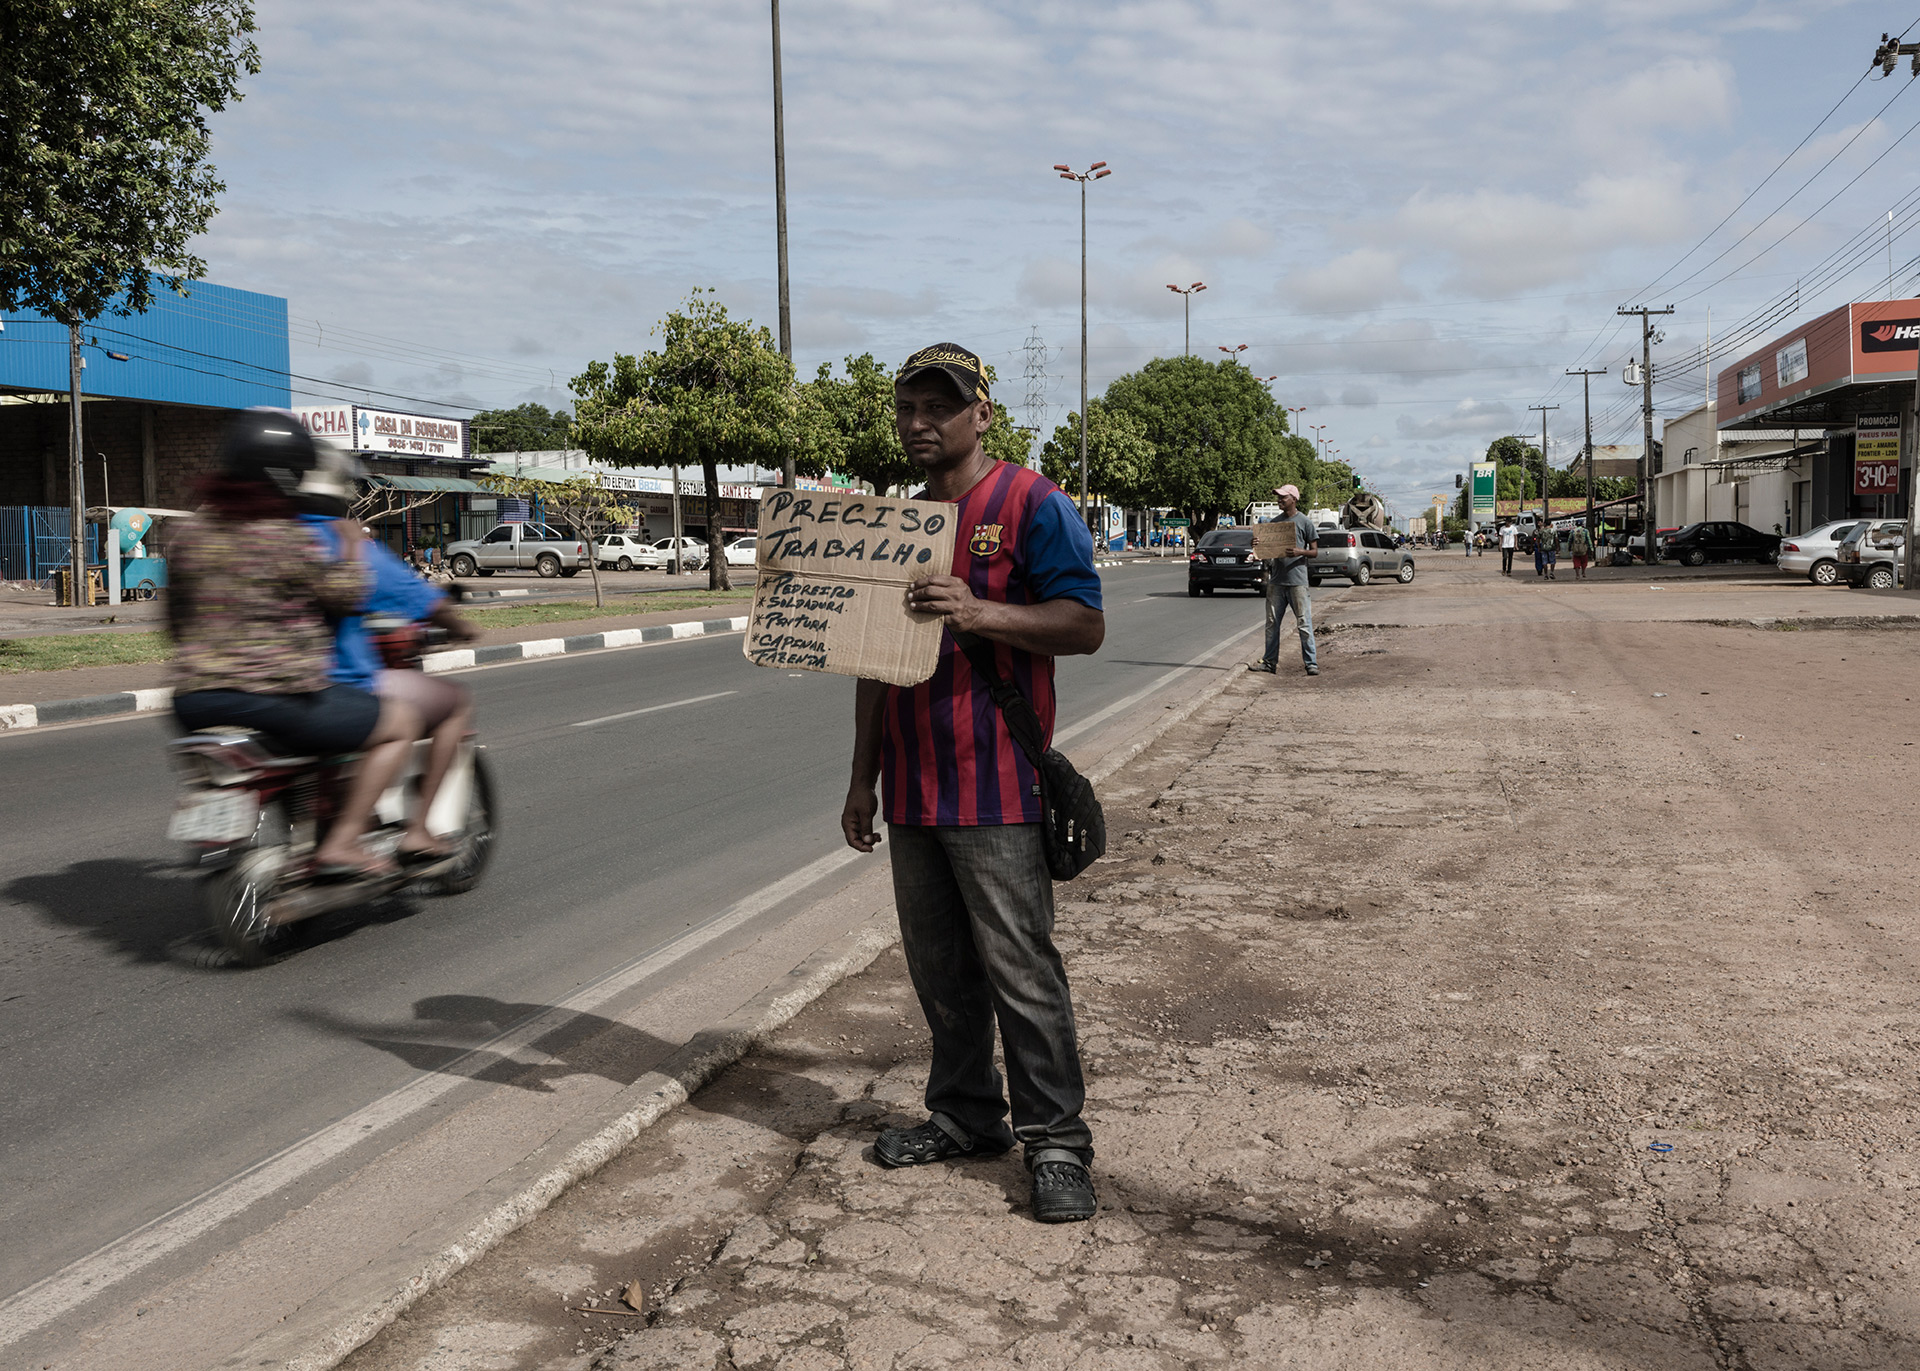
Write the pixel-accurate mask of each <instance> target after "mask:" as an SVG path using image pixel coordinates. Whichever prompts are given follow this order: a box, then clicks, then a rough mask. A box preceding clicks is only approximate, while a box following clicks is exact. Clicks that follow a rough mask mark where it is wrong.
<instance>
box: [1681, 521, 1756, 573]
mask: <svg viewBox="0 0 1920 1371" xmlns="http://www.w3.org/2000/svg"><path fill="white" fill-rule="evenodd" d="M1660 555H1661V556H1662V557H1664V558H1666V559H1668V560H1670V561H1675V562H1683V563H1685V564H1686V565H1687V566H1705V565H1706V564H1707V563H1708V562H1771V561H1773V560H1774V559H1776V558H1777V557H1779V555H1780V535H1779V534H1777V533H1762V532H1761V531H1760V530H1759V529H1757V528H1749V527H1748V526H1747V525H1745V524H1736V523H1732V522H1729V521H1726V520H1708V521H1707V522H1705V523H1699V524H1688V525H1686V527H1684V528H1680V529H1676V530H1675V531H1674V532H1672V533H1669V534H1667V535H1666V536H1665V537H1663V538H1662V539H1661V540H1660Z"/></svg>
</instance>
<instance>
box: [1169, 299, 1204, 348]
mask: <svg viewBox="0 0 1920 1371" xmlns="http://www.w3.org/2000/svg"><path fill="white" fill-rule="evenodd" d="M1206 288H1207V283H1206V282H1205V281H1195V282H1194V283H1193V284H1192V285H1190V286H1168V287H1167V289H1168V290H1170V291H1172V292H1173V293H1174V294H1175V295H1178V296H1179V297H1180V310H1181V313H1182V314H1184V315H1185V316H1186V325H1187V331H1186V334H1187V336H1186V342H1185V343H1184V344H1183V345H1182V346H1181V349H1180V355H1181V356H1182V357H1191V356H1193V297H1194V296H1195V295H1197V294H1199V293H1200V292H1201V291H1203V290H1205V289H1206Z"/></svg>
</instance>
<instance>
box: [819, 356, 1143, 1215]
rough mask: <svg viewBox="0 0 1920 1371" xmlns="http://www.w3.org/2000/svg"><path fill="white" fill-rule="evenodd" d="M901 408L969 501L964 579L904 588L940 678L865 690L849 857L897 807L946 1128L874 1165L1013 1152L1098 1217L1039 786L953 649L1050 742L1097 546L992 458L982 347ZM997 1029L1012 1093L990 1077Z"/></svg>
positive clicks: (878, 1147) (940, 1119) (1042, 488)
mask: <svg viewBox="0 0 1920 1371" xmlns="http://www.w3.org/2000/svg"><path fill="white" fill-rule="evenodd" d="M894 398H895V411H896V422H897V426H898V429H899V433H900V442H901V445H902V446H903V447H904V448H905V449H906V454H907V457H908V459H909V460H910V461H911V462H912V463H913V464H914V466H916V467H918V468H919V469H920V470H921V471H923V472H924V473H926V479H927V485H926V491H925V493H924V494H921V495H916V496H915V497H914V498H915V499H925V500H945V501H950V502H952V503H953V504H954V505H956V506H957V508H956V509H955V511H954V518H955V524H956V530H955V531H956V534H957V536H956V539H955V547H954V553H953V568H952V571H951V574H943V575H935V576H928V577H925V578H924V579H922V580H918V581H915V582H914V583H913V584H912V586H910V587H909V588H908V592H907V593H908V597H909V602H910V605H911V607H912V608H913V609H915V610H918V611H921V612H925V613H932V614H938V615H940V616H941V618H942V619H943V621H944V623H945V626H946V631H945V633H944V634H943V637H942V640H941V646H940V665H939V667H938V668H937V669H936V670H935V671H934V674H933V678H932V679H931V680H928V681H925V682H923V683H921V684H920V685H917V686H888V685H883V684H881V683H880V682H878V681H870V680H862V681H861V682H860V684H859V688H858V694H857V697H856V698H857V704H856V706H855V715H854V743H853V779H852V782H851V784H850V785H849V787H848V790H847V803H846V807H845V809H844V810H843V811H842V813H841V816H840V826H841V830H842V832H843V833H844V834H845V836H846V840H847V843H848V844H849V845H850V846H852V847H853V848H855V849H857V850H858V851H861V852H871V851H873V849H874V845H875V844H876V843H878V842H879V841H880V835H879V833H878V832H877V831H876V829H875V824H876V821H877V819H878V817H879V812H880V809H881V803H882V800H883V799H884V803H885V813H886V820H887V826H888V828H887V831H888V836H889V838H890V840H891V842H892V846H893V890H894V903H895V904H896V906H897V907H898V910H899V915H900V942H901V947H902V950H903V951H904V952H905V953H906V959H907V970H908V973H909V974H910V975H911V976H912V978H913V987H914V990H915V991H916V992H917V993H918V995H919V997H920V1005H921V1008H922V1009H923V1010H924V1011H925V1013H926V1016H927V1027H928V1028H929V1029H930V1030H931V1031H932V1034H933V1060H932V1062H931V1064H930V1068H929V1071H928V1076H927V1093H926V1100H927V1109H928V1112H929V1114H930V1115H931V1117H930V1118H928V1120H927V1121H926V1122H925V1123H923V1124H920V1125H918V1126H917V1127H913V1128H892V1129H888V1130H887V1131H886V1132H884V1133H882V1134H881V1135H880V1137H879V1139H878V1141H877V1142H876V1143H875V1145H874V1156H875V1158H876V1159H877V1160H878V1161H879V1162H880V1163H881V1164H882V1165H883V1166H923V1165H926V1164H928V1163H930V1162H943V1161H948V1160H950V1159H958V1158H966V1157H991V1156H998V1155H1000V1154H1001V1153H1003V1152H1006V1151H1007V1150H1008V1149H1009V1148H1011V1147H1012V1146H1013V1145H1014V1143H1015V1142H1018V1143H1020V1144H1021V1145H1022V1146H1024V1147H1025V1149H1026V1163H1027V1169H1028V1171H1029V1172H1030V1173H1031V1174H1032V1178H1033V1182H1032V1184H1033V1216H1034V1217H1035V1218H1036V1219H1039V1220H1041V1221H1042V1222H1049V1223H1058V1222H1061V1221H1065V1220H1076V1219H1089V1218H1092V1217H1093V1214H1094V1209H1095V1203H1094V1192H1093V1179H1092V1173H1091V1171H1090V1169H1089V1168H1090V1167H1091V1164H1092V1162H1093V1135H1092V1134H1091V1132H1090V1131H1089V1130H1088V1128H1087V1125H1086V1122H1085V1120H1083V1119H1082V1118H1081V1109H1082V1107H1083V1105H1084V1102H1085V1096H1086V1088H1085V1085H1084V1084H1083V1081H1082V1076H1081V1070H1080V1051H1079V1046H1078V1043H1077V1042H1076V1040H1075V1033H1074V1021H1073V1004H1072V1000H1071V998H1070V996H1069V994H1068V991H1067V974H1066V969H1065V967H1064V966H1063V965H1062V963H1061V960H1060V953H1059V952H1058V951H1057V950H1056V949H1055V947H1054V944H1053V882H1052V879H1051V877H1050V876H1049V874H1048V867H1047V859H1046V853H1045V850H1044V846H1043V838H1042V833H1041V818H1042V813H1041V803H1040V783H1039V777H1038V776H1037V775H1036V773H1035V771H1034V768H1033V766H1032V764H1031V763H1030V762H1029V761H1028V760H1027V757H1026V755H1025V754H1024V753H1023V751H1022V750H1021V748H1020V747H1019V745H1018V743H1017V741H1016V739H1015V738H1014V737H1013V736H1012V734H1011V733H1010V732H1009V731H1008V728H1007V724H1006V721H1005V719H1004V718H1003V717H1002V715H1001V711H1000V708H999V706H997V705H996V704H995V703H994V701H993V699H992V697H991V696H990V695H989V693H988V685H987V683H984V682H983V681H982V680H981V678H980V676H979V675H978V674H976V673H975V671H974V670H973V667H972V664H971V663H970V662H969V660H968V657H967V653H966V651H965V649H964V648H963V647H962V646H961V644H960V642H959V641H958V640H957V639H956V635H968V634H971V635H973V636H974V637H976V638H979V639H984V640H985V645H986V647H987V649H989V650H990V651H991V652H992V655H993V660H994V664H995V666H996V667H997V668H998V672H999V674H1000V675H1001V676H1002V677H1003V678H1004V679H1006V680H1008V681H1011V682H1012V683H1013V684H1014V685H1015V686H1016V687H1017V688H1018V690H1019V691H1020V693H1021V694H1022V695H1024V696H1025V697H1026V699H1027V702H1028V703H1029V704H1030V705H1031V706H1032V708H1033V712H1034V713H1035V714H1037V715H1038V716H1039V720H1040V723H1041V726H1042V728H1043V729H1044V730H1045V732H1046V733H1048V734H1049V735H1050V734H1051V733H1052V729H1053V716H1054V699H1053V659H1054V658H1055V657H1059V656H1066V655H1070V654H1075V653H1089V652H1094V651H1096V650H1097V649H1098V648H1099V646H1100V643H1101V641H1102V639H1103V638H1104V637H1105V636H1106V620H1105V618H1104V616H1103V615H1102V613H1101V601H1100V577H1099V574H1098V573H1097V572H1096V571H1095V570H1094V568H1093V539H1092V537H1091V536H1090V535H1089V534H1088V532H1087V528H1086V525H1085V524H1083V523H1082V522H1081V521H1080V516H1079V514H1078V513H1077V512H1076V511H1075V510H1074V507H1073V505H1072V504H1071V503H1070V502H1069V501H1068V500H1067V498H1066V496H1065V495H1063V494H1061V492H1060V490H1059V488H1058V487H1057V486H1055V485H1054V484H1053V483H1052V482H1050V481H1048V480H1047V479H1046V478H1045V477H1043V476H1041V475H1040V474H1039V473H1038V472H1035V471H1030V470H1028V469H1027V468H1025V467H1020V466H1015V465H1012V464H1011V463H1007V462H997V461H995V460H994V459H993V458H991V457H989V456H988V455H987V454H986V451H985V450H984V449H983V448H982V447H981V444H980V440H981V437H982V436H983V435H984V434H985V433H986V431H987V430H988V428H990V427H991V426H992V424H993V404H992V401H991V400H990V399H989V398H988V394H987V378H986V373H985V369H984V368H983V367H982V365H981V362H980V359H979V358H978V357H977V356H975V355H974V354H973V353H971V352H969V351H967V350H966V349H965V348H961V347H958V346H956V345H954V344H951V343H940V344H935V345H934V346H933V347H930V348H923V349H921V350H920V351H919V352H917V353H915V354H914V355H913V356H912V357H910V358H908V359H907V362H906V365H905V366H903V367H901V368H900V374H899V376H898V378H897V379H896V380H895V382H894ZM974 651H975V652H976V653H978V652H979V651H980V649H979V648H978V647H976V648H975V649H974ZM983 660H984V658H983ZM875 781H879V782H881V783H882V789H883V794H882V795H876V794H875V793H874V783H875ZM996 1022H997V1024H998V1028H999V1035H1000V1040H1001V1043H1002V1045H1003V1046H1004V1047H1005V1049H1006V1064H1007V1080H1006V1083H1005V1085H1004V1086H1003V1084H1002V1081H1001V1078H1000V1073H999V1072H998V1071H997V1070H996V1069H995V1068H994V1064H993V1046H994V1029H995V1026H996ZM1009 1100H1010V1101H1011V1106H1012V1108H1011V1112H1012V1115H1013V1126H1012V1128H1011V1129H1009V1128H1008V1126H1007V1114H1008V1112H1009V1109H1008V1105H1009Z"/></svg>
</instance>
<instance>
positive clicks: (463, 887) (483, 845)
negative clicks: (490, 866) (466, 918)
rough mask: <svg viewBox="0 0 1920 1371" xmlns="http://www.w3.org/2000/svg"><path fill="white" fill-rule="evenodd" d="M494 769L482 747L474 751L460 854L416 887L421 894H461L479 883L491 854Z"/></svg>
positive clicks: (461, 832)
mask: <svg viewBox="0 0 1920 1371" xmlns="http://www.w3.org/2000/svg"><path fill="white" fill-rule="evenodd" d="M493 815H494V809H493V771H492V769H491V768H490V767H489V766H488V764H487V754H486V753H485V751H483V750H480V749H477V748H476V749H475V750H474V754H473V787H472V790H471V791H470V792H469V794H468V797H467V821H466V823H465V824H464V825H463V826H462V827H461V830H460V839H459V843H460V855H459V856H458V857H456V858H454V861H453V864H452V865H451V866H449V867H448V868H447V869H446V870H445V871H442V872H441V873H440V874H438V875H435V876H429V877H427V878H426V879H425V880H423V881H421V882H420V883H419V885H418V887H417V889H418V890H419V891H420V893H421V894H422V895H462V894H465V893H466V892H467V891H469V890H472V889H473V888H474V887H475V886H476V885H479V884H480V878H481V876H483V875H485V874H486V870H487V861H488V859H489V858H491V857H492V856H493V831H494V817H493Z"/></svg>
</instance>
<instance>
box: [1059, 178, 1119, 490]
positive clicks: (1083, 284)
mask: <svg viewBox="0 0 1920 1371" xmlns="http://www.w3.org/2000/svg"><path fill="white" fill-rule="evenodd" d="M1053 169H1054V170H1055V171H1057V172H1059V173H1060V179H1061V180H1062V181H1078V182H1079V183H1080V521H1081V522H1082V523H1085V522H1086V519H1087V182H1089V181H1098V180H1100V179H1101V178H1102V177H1103V176H1111V175H1113V171H1112V169H1111V168H1109V167H1108V166H1107V164H1106V163H1105V162H1095V163H1094V164H1093V165H1092V166H1090V167H1088V168H1087V169H1086V170H1085V171H1075V170H1074V169H1073V168H1072V167H1070V166H1067V165H1066V164H1065V163H1064V162H1055V163H1054V164H1053Z"/></svg>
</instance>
